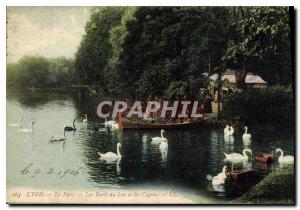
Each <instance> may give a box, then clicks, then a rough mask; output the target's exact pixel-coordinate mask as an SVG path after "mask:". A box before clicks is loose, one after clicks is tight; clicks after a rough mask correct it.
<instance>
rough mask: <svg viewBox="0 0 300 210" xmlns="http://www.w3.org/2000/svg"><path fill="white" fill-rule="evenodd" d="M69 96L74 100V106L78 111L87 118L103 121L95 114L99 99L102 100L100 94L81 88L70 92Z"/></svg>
mask: <svg viewBox="0 0 300 210" xmlns="http://www.w3.org/2000/svg"><path fill="white" fill-rule="evenodd" d="M71 97H72V100H73V102H74V106H75V108H76V109H77V110H78V112H79V113H81V114H87V115H88V118H89V119H90V120H93V121H95V120H100V121H101V122H102V121H104V119H100V118H99V117H98V116H97V106H98V104H99V103H100V102H101V101H103V100H104V98H103V96H102V95H101V94H99V95H96V94H93V93H91V92H90V91H88V90H87V89H85V88H81V89H77V90H76V91H73V92H72V93H71Z"/></svg>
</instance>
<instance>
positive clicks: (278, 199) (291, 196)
mask: <svg viewBox="0 0 300 210" xmlns="http://www.w3.org/2000/svg"><path fill="white" fill-rule="evenodd" d="M233 203H234V204H295V177H294V167H288V168H282V169H274V170H273V171H272V172H271V173H270V174H269V175H268V176H267V177H266V178H265V179H263V180H262V181H261V182H260V183H258V184H257V185H255V186H254V187H252V188H251V189H250V191H249V192H247V193H246V194H244V195H243V196H242V197H240V198H239V199H237V200H235V201H233Z"/></svg>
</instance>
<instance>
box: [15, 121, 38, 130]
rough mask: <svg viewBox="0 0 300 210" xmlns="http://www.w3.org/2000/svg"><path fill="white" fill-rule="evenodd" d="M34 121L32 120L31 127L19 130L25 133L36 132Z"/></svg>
mask: <svg viewBox="0 0 300 210" xmlns="http://www.w3.org/2000/svg"><path fill="white" fill-rule="evenodd" d="M34 123H35V122H34V121H32V122H31V128H21V129H20V130H18V131H19V132H23V133H34V130H33V125H34Z"/></svg>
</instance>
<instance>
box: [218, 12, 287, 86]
mask: <svg viewBox="0 0 300 210" xmlns="http://www.w3.org/2000/svg"><path fill="white" fill-rule="evenodd" d="M236 10H237V11H236ZM236 10H233V12H232V14H233V15H232V18H233V21H232V25H231V30H232V36H231V37H230V41H229V42H228V47H227V51H226V54H225V56H224V57H223V60H224V61H226V62H227V64H228V65H229V66H231V67H233V68H238V71H236V85H237V87H238V88H244V85H245V78H246V75H247V72H248V71H249V69H253V70H254V71H255V70H258V69H259V67H261V66H260V64H268V63H269V61H270V59H273V60H274V58H277V61H279V62H281V63H284V61H286V59H288V60H290V57H291V56H290V42H289V40H290V27H289V10H288V8H285V7H246V8H245V7H243V8H242V7H240V8H238V9H236ZM286 52H287V53H286ZM286 55H287V56H286ZM288 65H289V64H288ZM281 66H282V65H281ZM265 68H268V67H265ZM271 68H274V66H272V67H271ZM288 68H290V66H289V67H288ZM260 69H261V68H260ZM285 69H286V68H285ZM273 72H274V70H273ZM275 72H276V70H275ZM271 74H272V73H271ZM272 76H274V75H272Z"/></svg>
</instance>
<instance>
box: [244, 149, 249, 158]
mask: <svg viewBox="0 0 300 210" xmlns="http://www.w3.org/2000/svg"><path fill="white" fill-rule="evenodd" d="M243 155H244V157H245V158H249V156H248V155H247V153H246V150H244V151H243Z"/></svg>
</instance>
